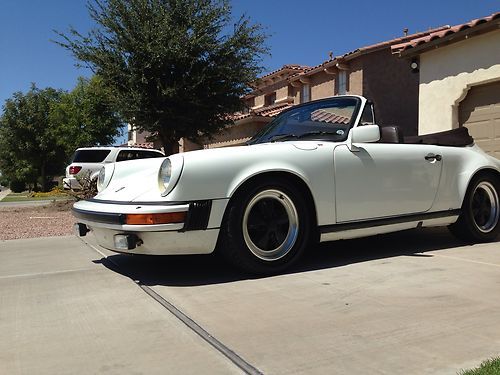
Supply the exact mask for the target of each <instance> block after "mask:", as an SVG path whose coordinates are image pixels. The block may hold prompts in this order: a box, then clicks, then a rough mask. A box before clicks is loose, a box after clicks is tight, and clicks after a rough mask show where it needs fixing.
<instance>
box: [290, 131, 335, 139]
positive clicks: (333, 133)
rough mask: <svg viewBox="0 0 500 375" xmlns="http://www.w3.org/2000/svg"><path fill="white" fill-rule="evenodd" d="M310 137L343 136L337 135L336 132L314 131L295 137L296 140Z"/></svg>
mask: <svg viewBox="0 0 500 375" xmlns="http://www.w3.org/2000/svg"><path fill="white" fill-rule="evenodd" d="M337 131H338V130H337ZM311 135H336V136H339V135H343V134H338V133H337V132H328V131H323V130H315V131H311V132H306V133H302V134H301V135H299V136H297V138H305V137H309V136H311Z"/></svg>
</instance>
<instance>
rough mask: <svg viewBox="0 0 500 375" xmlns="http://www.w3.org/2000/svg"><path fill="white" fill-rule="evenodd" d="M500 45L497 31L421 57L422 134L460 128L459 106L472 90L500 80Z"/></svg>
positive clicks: (420, 118)
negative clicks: (474, 87)
mask: <svg viewBox="0 0 500 375" xmlns="http://www.w3.org/2000/svg"><path fill="white" fill-rule="evenodd" d="M499 46H500V30H496V31H493V32H489V33H486V34H483V35H479V36H474V37H471V38H470V39H466V40H463V41H460V42H457V43H452V44H450V45H447V46H443V47H439V48H437V49H435V50H431V51H428V52H424V53H422V54H421V55H420V87H419V89H420V93H419V126H418V132H419V134H428V133H434V132H437V131H444V130H450V129H453V128H456V127H458V105H459V103H460V102H461V101H462V100H463V99H464V98H465V96H466V95H467V92H468V91H469V89H470V88H471V87H472V86H475V85H480V84H483V83H488V82H493V81H496V80H500V48H499ZM499 95H500V94H499Z"/></svg>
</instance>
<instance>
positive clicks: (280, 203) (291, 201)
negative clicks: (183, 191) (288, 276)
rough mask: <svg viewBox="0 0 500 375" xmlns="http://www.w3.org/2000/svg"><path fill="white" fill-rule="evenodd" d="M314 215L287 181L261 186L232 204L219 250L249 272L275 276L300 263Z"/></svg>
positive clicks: (248, 190) (256, 186) (300, 195)
mask: <svg viewBox="0 0 500 375" xmlns="http://www.w3.org/2000/svg"><path fill="white" fill-rule="evenodd" d="M311 222H312V220H311V213H310V210H309V209H308V207H307V203H306V201H305V199H304V198H303V196H302V194H301V193H300V191H299V189H297V188H296V187H295V186H293V185H291V184H290V183H288V182H287V181H285V180H276V181H274V182H272V183H263V182H261V183H257V184H256V185H255V186H253V187H252V188H250V189H247V191H246V192H244V193H240V194H239V195H238V196H237V197H236V198H235V199H233V200H232V201H231V202H230V205H229V207H228V210H227V215H226V217H225V220H224V223H223V225H222V228H221V238H220V242H219V245H220V246H219V249H220V252H221V253H222V255H223V256H224V257H225V258H226V259H227V260H229V261H230V262H231V263H233V264H234V265H236V266H237V267H239V268H240V269H243V270H245V271H247V272H251V273H258V274H272V273H276V272H281V271H283V270H284V269H285V268H287V267H289V266H290V265H291V264H293V263H294V262H296V261H297V260H298V258H299V257H300V256H301V255H302V253H303V252H304V250H305V248H306V247H307V245H308V243H309V238H310V234H311Z"/></svg>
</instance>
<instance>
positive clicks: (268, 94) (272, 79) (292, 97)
mask: <svg viewBox="0 0 500 375" xmlns="http://www.w3.org/2000/svg"><path fill="white" fill-rule="evenodd" d="M448 28H449V26H442V27H439V28H435V29H430V30H428V31H424V32H419V33H415V34H411V35H408V33H407V31H406V30H405V31H404V34H403V35H402V36H401V37H398V38H394V39H391V40H387V41H384V42H380V43H377V44H373V45H369V46H365V47H361V48H357V49H355V50H353V51H350V52H348V53H345V54H342V55H340V56H336V57H335V56H334V55H333V53H330V54H329V55H330V58H329V59H328V60H326V61H324V62H322V63H321V64H319V65H317V66H314V67H308V66H304V65H292V64H288V65H284V66H283V67H281V68H280V69H278V70H276V71H273V72H270V73H268V74H266V75H264V76H262V77H260V78H259V79H258V80H257V81H256V82H253V83H251V84H250V87H251V91H250V92H249V93H248V94H247V95H246V96H245V97H243V98H242V99H243V101H244V103H245V107H246V109H245V111H243V112H241V113H235V114H233V119H234V124H233V125H231V126H228V127H227V128H226V129H225V130H224V131H222V132H220V133H219V134H217V135H216V136H215V137H214V139H202V140H198V143H193V142H191V141H189V140H186V139H183V140H181V141H180V144H179V151H181V152H182V151H190V150H195V149H200V148H214V147H227V146H234V145H241V144H244V143H245V142H246V141H247V140H249V139H250V138H251V136H252V135H253V134H255V133H256V132H257V131H258V130H259V129H261V128H262V127H263V126H265V125H266V124H267V123H268V122H270V121H271V120H272V118H273V117H275V116H276V115H278V114H279V113H281V112H282V111H284V110H285V109H287V108H290V107H291V106H294V105H297V104H300V103H304V102H308V101H310V100H315V99H321V98H325V97H330V96H334V95H342V94H357V95H363V96H365V97H367V98H368V99H371V100H373V102H374V103H375V121H376V123H378V124H379V125H398V126H400V127H401V128H402V130H403V132H404V134H405V135H416V134H417V131H418V97H419V95H418V90H419V77H418V73H417V72H415V71H414V70H412V69H411V68H410V64H409V62H408V61H406V60H405V59H401V58H399V57H398V56H395V55H394V54H393V53H392V50H391V47H392V46H394V45H401V44H402V43H405V42H410V41H412V40H415V39H418V38H423V37H426V36H429V35H431V34H432V33H435V32H440V31H443V30H447V29H448ZM145 136H146V134H137V133H136V132H135V131H134V130H133V129H130V132H129V139H130V141H129V144H130V145H132V144H135V143H136V142H137V143H142V142H145V138H144V137H145Z"/></svg>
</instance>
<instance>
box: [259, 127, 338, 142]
mask: <svg viewBox="0 0 500 375" xmlns="http://www.w3.org/2000/svg"><path fill="white" fill-rule="evenodd" d="M337 131H338V130H337ZM314 135H336V136H339V135H343V134H338V133H337V132H328V131H322V130H315V131H310V132H306V133H302V134H300V135H297V134H276V135H274V136H272V137H271V139H269V141H270V142H277V141H282V140H285V139H288V138H295V139H300V138H305V137H310V136H314Z"/></svg>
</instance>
